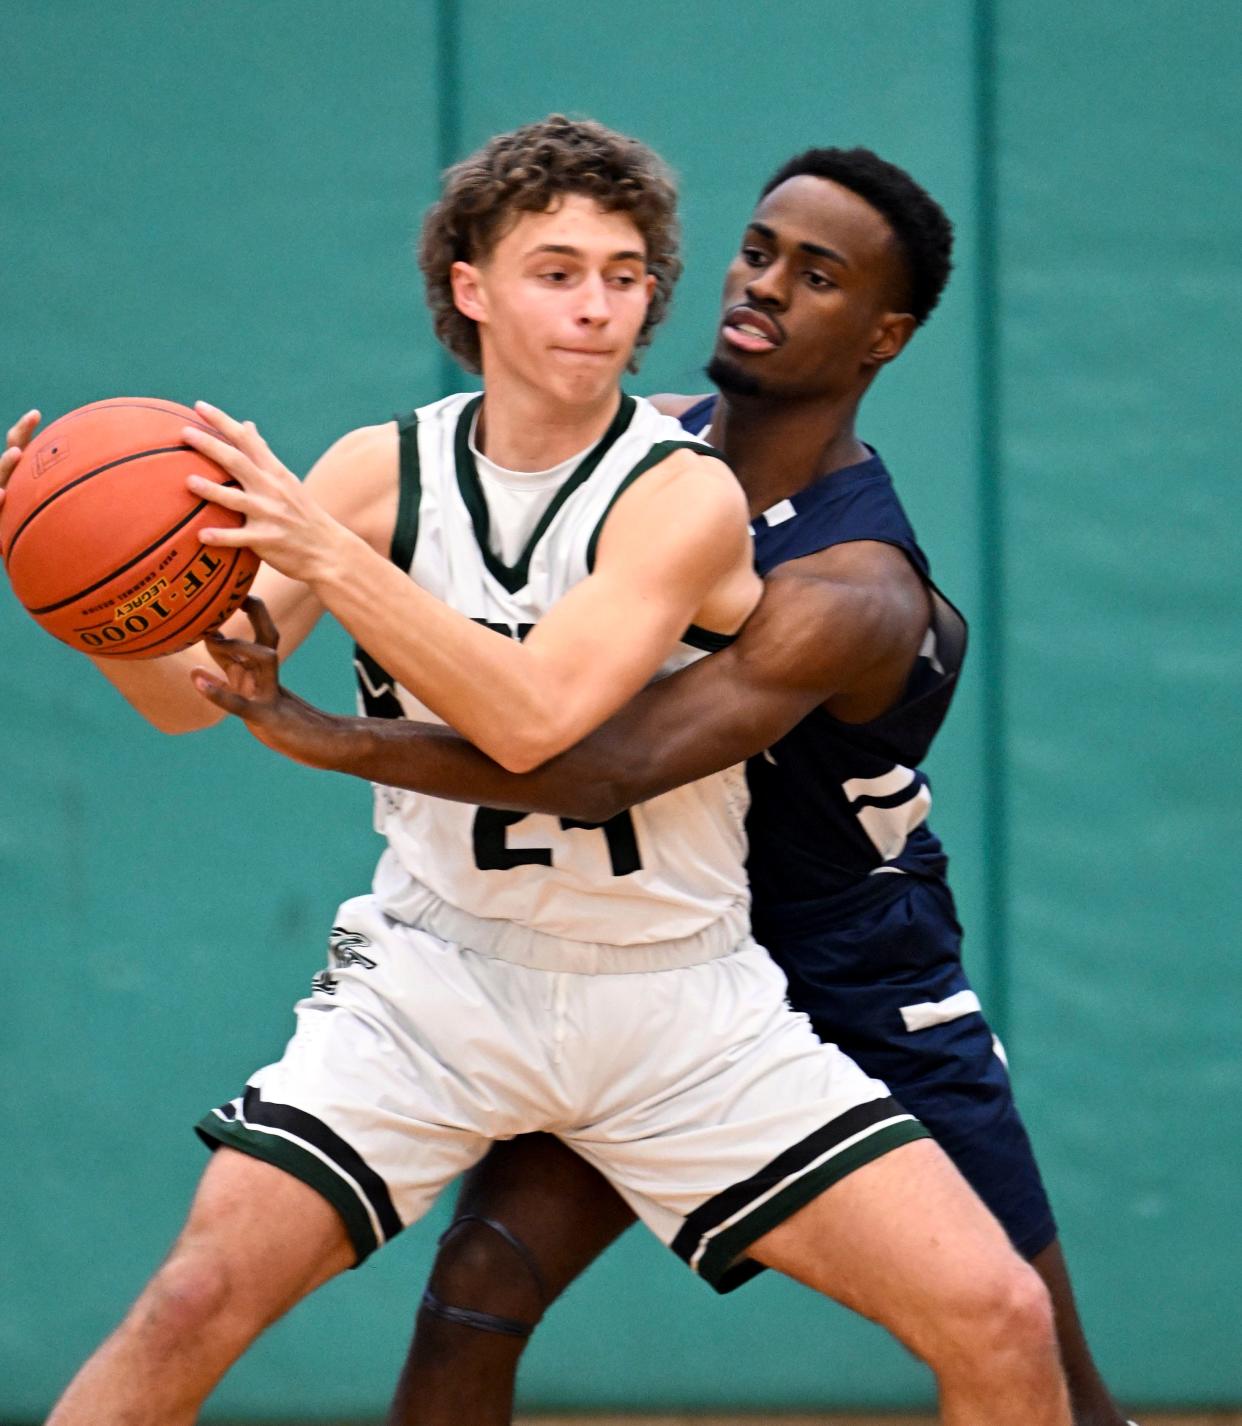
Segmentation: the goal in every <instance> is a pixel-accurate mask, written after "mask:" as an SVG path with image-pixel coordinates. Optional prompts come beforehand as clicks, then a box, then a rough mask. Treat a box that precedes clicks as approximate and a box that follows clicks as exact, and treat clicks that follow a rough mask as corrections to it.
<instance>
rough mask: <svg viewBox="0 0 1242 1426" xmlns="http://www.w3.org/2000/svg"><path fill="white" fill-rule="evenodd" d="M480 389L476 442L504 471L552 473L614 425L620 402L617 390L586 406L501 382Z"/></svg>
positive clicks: (488, 383) (606, 393)
mask: <svg viewBox="0 0 1242 1426" xmlns="http://www.w3.org/2000/svg"><path fill="white" fill-rule="evenodd" d="M484 390H485V395H484V397H483V405H482V407H481V408H480V410H479V421H478V426H477V428H476V430H475V444H476V445H477V446H478V449H479V450H480V451H482V452H483V454H484V455H485V456H486V457H487V458H488V460H490V461H494V462H495V463H496V465H498V466H502V467H503V468H504V469H505V470H518V471H524V470H529V471H539V470H551V468H552V467H553V466H554V465H559V464H560V463H561V462H562V461H565V460H568V459H569V458H570V456H573V455H576V454H577V453H578V452H579V451H585V450H587V449H588V448H589V447H591V446H593V445H594V444H595V443H596V441H598V440H599V439H600V437H601V436H602V435H603V434H604V432H605V431H606V430H607V429H608V427H609V426H610V425H611V424H612V420H613V417H615V416H616V414H617V407H618V405H619V404H620V401H621V393H620V391H619V390H618V389H617V388H616V387H614V388H612V390H610V391H607V392H605V393H603V394H602V396H600V397H598V398H595V399H593V400H592V401H590V402H587V403H584V404H574V403H571V402H560V401H556V400H553V399H550V398H549V397H548V395H547V393H546V392H542V391H535V390H533V389H532V388H531V387H529V386H523V385H519V384H517V383H509V382H503V381H502V382H492V381H488V382H487V383H486V385H485V388H484Z"/></svg>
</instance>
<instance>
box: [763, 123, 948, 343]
mask: <svg viewBox="0 0 1242 1426" xmlns="http://www.w3.org/2000/svg"><path fill="white" fill-rule="evenodd" d="M803 174H809V175H810V176H811V177H813V178H827V179H831V180H832V182H833V183H839V184H840V185H841V187H842V188H848V189H849V190H850V192H851V193H857V194H858V196H859V197H860V198H861V199H863V200H864V201H865V202H867V203H870V205H871V206H872V207H873V208H874V209H875V210H876V212H877V213H879V214H881V216H882V217H883V218H884V219H885V221H886V222H887V223H888V225H889V227H890V228H892V230H893V235H894V237H896V239H897V243H898V246H899V247H900V248H901V251H902V255H903V257H904V258H905V262H906V276H907V280H908V291H907V293H906V299H907V301H908V304H909V307H908V310H909V312H910V315H911V316H912V317H913V318H914V320H915V321H916V322H917V323H918V324H919V326H922V325H923V323H924V322H925V321H926V320H927V318H928V317H929V316H930V314H931V311H932V308H934V307H935V305H936V303H937V302H939V301H940V294H941V293H942V292H943V291H944V285H945V283H946V282H948V280H949V273H950V272H951V271H952V268H953V262H952V252H953V224H952V223H951V222H950V221H949V218H948V215H947V214H946V213H945V211H944V209H943V208H942V207H941V206H940V204H939V203H937V202H936V200H935V199H934V198H933V197H932V196H931V194H930V193H928V192H927V190H926V189H925V188H922V187H920V186H919V184H917V183H916V182H915V181H914V179H913V178H911V177H910V175H909V174H908V173H907V172H906V171H905V169H902V168H898V167H897V166H896V164H892V163H888V162H887V161H886V160H885V159H882V158H880V156H879V155H878V154H874V153H872V152H871V150H870V149H807V150H806V151H805V152H804V153H800V154H797V155H795V156H794V157H793V158H791V159H790V160H789V162H788V163H785V164H782V165H781V167H780V168H778V169H777V171H776V172H775V173H774V174H773V175H772V177H771V178H769V179H768V181H767V183H766V184H764V187H763V192H762V193H761V194H760V195H759V196H760V198H766V197H767V196H768V194H769V193H771V192H772V190H773V189H774V188H777V187H779V186H780V185H781V184H782V183H784V182H786V181H787V180H788V179H790V178H799V177H801V176H802V175H803Z"/></svg>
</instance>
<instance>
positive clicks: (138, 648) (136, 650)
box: [72, 549, 244, 658]
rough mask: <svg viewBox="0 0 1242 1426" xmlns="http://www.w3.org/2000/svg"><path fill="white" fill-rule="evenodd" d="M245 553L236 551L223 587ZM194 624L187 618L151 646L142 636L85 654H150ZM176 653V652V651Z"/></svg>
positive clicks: (201, 631)
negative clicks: (124, 643) (129, 643)
mask: <svg viewBox="0 0 1242 1426" xmlns="http://www.w3.org/2000/svg"><path fill="white" fill-rule="evenodd" d="M243 553H244V551H243V550H241V549H236V550H234V551H233V563H232V564H231V565H229V567H228V569H227V570H226V571H225V572H224V577H223V579H222V580H221V583H222V584H223V585H225V586H227V585H228V583H229V581H230V580H231V579H232V577H233V572H234V570H236V568H237V565H238V562H239V561H240V560H241V557H242V554H243ZM225 602H226V603H227V600H226V601H225ZM192 612H196V611H192ZM222 620H223V616H221V617H220V618H218V619H217V620H216V623H215V624H214V625H212V626H211V627H212V628H218V627H219V625H220V623H221V622H222ZM193 622H194V620H193V618H186V619H183V620H182V622H181V624H180V626H179V627H178V628H176V629H170V630H168V632H167V633H165V634H164V635H163V636H162V637H161V638H158V639H152V640H151V642H150V643H149V644H144V643H143V642H142V640H141V636H140V637H139V638H138V640H136V641H135V643H133V644H131V645H130V646H129V647H128V648H126V647H125V646H124V645H117V646H116V648H115V649H111V648H99V649H87V650H86V651H85V652H87V653H89V654H90V655H91V657H92V658H118V657H120V656H121V655H124V654H149V653H150V652H151V650H152V649H158V648H159V647H160V645H161V644H166V643H168V642H169V640H170V639H179V638H181V637H182V636H183V635H184V634H185V631H186V627H187V625H189V624H192V623H193ZM209 632H210V630H209V629H201V630H200V631H199V633H198V634H197V636H196V639H201V638H202V637H203V635H204V634H206V633H209ZM72 647H76V645H73V646H72ZM174 652H175V651H174Z"/></svg>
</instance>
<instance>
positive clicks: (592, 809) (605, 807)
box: [573, 773, 643, 822]
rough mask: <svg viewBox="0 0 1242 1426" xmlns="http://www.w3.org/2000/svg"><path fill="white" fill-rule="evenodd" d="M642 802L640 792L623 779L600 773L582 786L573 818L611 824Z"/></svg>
mask: <svg viewBox="0 0 1242 1426" xmlns="http://www.w3.org/2000/svg"><path fill="white" fill-rule="evenodd" d="M642 800H643V799H642V795H641V792H640V790H639V789H638V788H636V787H634V786H632V785H631V783H630V782H629V781H628V780H626V779H625V778H624V777H618V776H614V775H612V774H611V773H601V774H600V775H599V776H598V777H593V778H591V779H590V780H589V781H588V782H586V783H585V784H584V785H583V787H582V791H581V794H580V795H579V796H577V797H576V798H575V800H574V807H573V816H575V817H576V818H578V820H579V821H582V822H611V821H612V819H613V818H614V817H619V816H620V815H621V813H622V812H628V811H629V809H630V808H631V807H633V806H634V804H635V803H636V802H641V801H642Z"/></svg>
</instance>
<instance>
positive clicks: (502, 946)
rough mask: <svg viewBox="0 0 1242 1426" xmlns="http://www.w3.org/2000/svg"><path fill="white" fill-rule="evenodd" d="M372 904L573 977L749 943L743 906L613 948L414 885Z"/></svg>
mask: <svg viewBox="0 0 1242 1426" xmlns="http://www.w3.org/2000/svg"><path fill="white" fill-rule="evenodd" d="M377 901H378V904H379V907H380V909H381V910H382V911H383V913H384V914H385V915H386V916H388V917H389V918H390V919H391V920H393V921H398V922H400V923H402V924H403V925H407V926H413V927H415V928H417V929H419V930H422V931H430V932H431V934H432V935H433V936H439V938H440V939H441V940H442V941H455V942H457V944H459V945H461V946H464V947H465V948H466V949H468V950H471V951H477V952H478V953H479V954H480V955H484V956H492V957H494V958H495V959H496V960H501V961H510V962H511V963H512V964H513V965H519V966H526V967H528V968H529V969H531V970H545V971H570V972H572V973H573V974H575V975H626V974H629V975H636V974H640V973H643V974H645V973H648V972H651V971H661V970H681V969H683V968H685V967H686V966H695V965H701V964H702V963H703V962H704V961H712V960H717V959H719V958H720V957H721V956H727V955H730V954H731V953H732V952H734V951H736V950H737V949H738V948H739V947H740V946H743V945H747V944H749V943H750V916H749V913H748V911H747V908H746V907H745V906H738V907H734V908H731V909H730V910H729V911H728V912H726V913H725V914H724V915H723V916H721V917H719V918H718V919H717V920H715V921H713V922H711V923H710V924H709V925H707V926H704V927H703V928H702V930H700V931H696V932H695V933H694V934H693V935H689V936H682V937H680V938H678V939H677V940H672V941H648V942H645V943H643V944H641V945H632V946H617V945H609V944H607V943H605V942H601V941H569V940H564V939H562V938H561V937H559V936H551V935H549V934H548V933H547V932H546V931H537V930H535V929H534V928H533V927H530V926H524V925H522V924H521V923H520V922H517V921H496V920H490V919H488V918H487V917H484V916H475V915H474V914H473V913H472V912H469V911H463V910H462V909H461V907H460V906H453V905H451V904H450V903H449V902H447V901H444V900H443V899H442V898H440V897H438V896H436V895H435V894H434V892H432V891H429V890H428V888H427V887H425V886H422V885H420V884H419V883H417V882H411V883H410V886H409V889H408V890H406V891H405V892H404V894H401V895H388V896H382V895H381V896H378V897H377Z"/></svg>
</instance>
